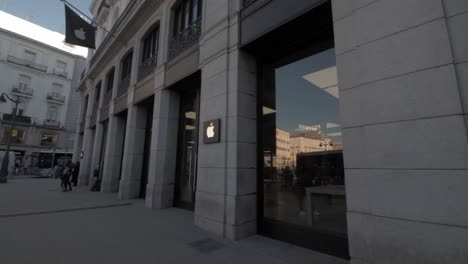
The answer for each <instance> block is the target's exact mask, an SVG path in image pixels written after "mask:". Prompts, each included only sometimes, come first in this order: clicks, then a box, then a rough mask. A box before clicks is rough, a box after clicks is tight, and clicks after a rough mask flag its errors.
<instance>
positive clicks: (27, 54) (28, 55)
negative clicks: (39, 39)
mask: <svg viewBox="0 0 468 264" xmlns="http://www.w3.org/2000/svg"><path fill="white" fill-rule="evenodd" d="M36 57H37V54H36V53H35V52H33V51H30V50H25V51H24V59H25V60H27V61H30V62H36Z"/></svg>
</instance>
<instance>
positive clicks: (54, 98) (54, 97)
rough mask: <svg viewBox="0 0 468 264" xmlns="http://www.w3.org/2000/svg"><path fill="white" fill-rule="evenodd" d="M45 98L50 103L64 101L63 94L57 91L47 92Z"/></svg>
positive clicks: (61, 102) (62, 102)
mask: <svg viewBox="0 0 468 264" xmlns="http://www.w3.org/2000/svg"><path fill="white" fill-rule="evenodd" d="M46 98H47V101H49V102H51V103H59V104H64V103H65V95H61V94H57V93H48V94H47V97H46Z"/></svg>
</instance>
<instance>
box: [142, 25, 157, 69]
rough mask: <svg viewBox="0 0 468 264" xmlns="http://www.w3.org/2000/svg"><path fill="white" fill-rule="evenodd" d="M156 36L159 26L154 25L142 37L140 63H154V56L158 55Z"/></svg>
mask: <svg viewBox="0 0 468 264" xmlns="http://www.w3.org/2000/svg"><path fill="white" fill-rule="evenodd" d="M158 38H159V27H154V28H153V29H151V31H150V32H148V33H147V34H146V35H145V37H144V38H143V53H142V57H141V63H142V64H143V65H153V64H156V57H157V55H158Z"/></svg>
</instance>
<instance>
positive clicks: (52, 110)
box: [47, 106, 58, 122]
mask: <svg viewBox="0 0 468 264" xmlns="http://www.w3.org/2000/svg"><path fill="white" fill-rule="evenodd" d="M57 115H58V110H57V107H55V106H51V107H49V110H48V111H47V121H49V122H51V121H56V120H57Z"/></svg>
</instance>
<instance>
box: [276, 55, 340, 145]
mask: <svg viewBox="0 0 468 264" xmlns="http://www.w3.org/2000/svg"><path fill="white" fill-rule="evenodd" d="M334 66H336V57H335V50H334V49H330V50H326V51H324V52H321V53H318V54H315V55H314V56H311V57H308V58H305V59H302V60H299V61H296V62H294V63H291V64H288V65H286V66H283V67H281V68H277V69H276V71H275V75H276V76H275V78H276V98H277V100H276V122H277V128H280V129H282V130H285V131H287V132H289V133H291V134H298V133H300V132H299V131H298V130H297V129H298V127H299V125H305V126H316V125H320V127H321V129H322V133H323V134H328V137H329V138H330V139H332V141H333V142H341V133H340V128H341V127H340V126H337V124H341V123H340V119H339V105H338V98H337V97H336V93H335V96H334V95H333V92H330V91H328V92H327V91H326V90H324V89H322V88H320V87H317V86H316V85H314V84H313V83H312V82H310V81H308V80H307V79H306V78H304V77H305V76H307V75H310V74H311V73H314V72H318V71H321V70H324V69H328V68H332V67H334ZM331 78H336V76H334V77H331ZM335 81H336V80H335ZM330 82H333V80H331V81H330ZM327 124H328V125H327Z"/></svg>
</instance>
